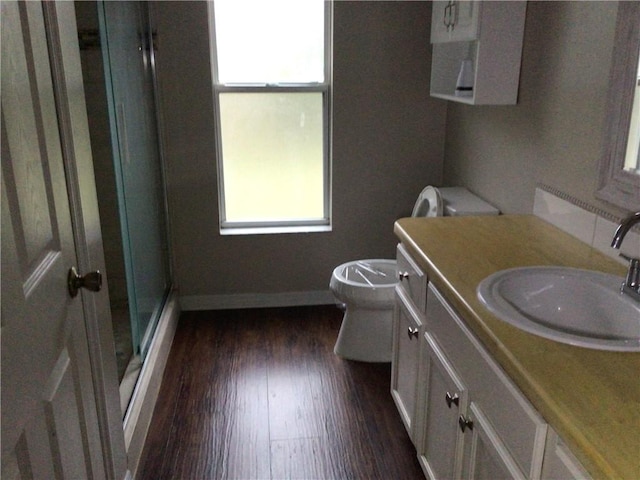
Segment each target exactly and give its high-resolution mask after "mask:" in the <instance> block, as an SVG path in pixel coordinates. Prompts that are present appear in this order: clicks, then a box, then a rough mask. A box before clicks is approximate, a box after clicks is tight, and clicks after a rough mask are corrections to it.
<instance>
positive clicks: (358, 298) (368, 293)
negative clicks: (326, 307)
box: [329, 186, 499, 362]
mask: <svg viewBox="0 0 640 480" xmlns="http://www.w3.org/2000/svg"><path fill="white" fill-rule="evenodd" d="M498 213H499V212H498V210H497V209H496V208H494V207H492V206H491V205H489V204H488V203H486V202H485V201H484V200H482V199H480V198H478V197H476V196H475V195H473V194H472V193H471V192H469V191H468V190H467V189H465V188H463V187H449V188H441V189H438V188H435V187H432V186H427V187H425V188H424V189H423V190H422V192H420V195H419V196H418V199H417V200H416V203H415V205H414V207H413V211H412V214H411V216H412V217H437V216H442V215H450V216H463V215H497V214H498ZM397 283H398V274H397V266H396V261H395V260H386V259H371V260H354V261H351V262H347V263H343V264H342V265H339V266H338V267H336V268H335V269H334V270H333V273H332V274H331V280H330V282H329V288H330V289H331V291H332V292H333V295H334V296H335V297H336V299H337V300H338V302H339V303H341V304H344V307H345V313H344V317H343V319H342V325H341V326H340V332H339V334H338V339H337V341H336V344H335V347H334V349H333V351H334V352H335V353H336V355H339V356H341V357H344V358H346V359H349V360H358V361H362V362H390V361H391V356H392V340H393V307H394V299H395V296H394V295H395V293H394V292H395V286H396V285H397Z"/></svg>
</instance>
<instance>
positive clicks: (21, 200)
mask: <svg viewBox="0 0 640 480" xmlns="http://www.w3.org/2000/svg"><path fill="white" fill-rule="evenodd" d="M56 3H57V2H56ZM61 3H63V4H66V5H63V6H62V10H60V6H59V5H54V4H49V5H47V6H45V7H43V4H42V3H41V2H14V1H11V2H9V1H2V2H0V8H1V12H0V14H1V16H2V43H1V44H2V47H1V48H2V53H1V59H2V66H1V68H2V85H1V92H2V94H1V95H2V113H1V115H2V131H1V138H2V173H1V176H2V198H1V202H2V324H1V325H2V329H1V339H2V405H1V407H2V428H1V429H2V478H3V479H5V478H6V479H13V478H46V479H49V478H58V479H93V478H98V479H99V478H117V477H122V475H123V474H124V473H123V461H122V459H123V458H124V444H123V442H121V441H118V440H117V437H118V435H117V434H116V435H115V436H114V435H113V432H117V428H119V429H120V436H122V433H121V429H122V424H121V423H120V424H119V427H118V426H117V425H116V428H115V429H114V421H113V418H112V415H111V414H110V411H111V410H112V408H111V407H110V406H109V405H111V404H112V403H113V400H115V401H116V402H117V398H115V399H112V398H110V395H111V390H110V389H109V388H103V387H104V386H105V385H108V384H109V382H105V381H104V375H105V372H107V373H108V372H109V368H107V369H102V368H99V369H98V370H99V372H98V374H99V375H98V376H99V377H100V382H102V383H100V382H96V377H95V370H96V368H95V366H96V363H97V362H100V361H101V359H100V358H99V356H98V355H96V351H97V350H99V348H98V349H97V348H96V347H95V346H92V347H91V349H90V347H89V342H88V337H87V335H88V332H87V328H86V323H85V322H86V317H87V312H88V311H89V310H90V309H88V308H87V306H88V305H89V303H88V302H87V301H85V300H84V298H83V296H86V295H106V293H105V292H103V293H100V294H92V293H85V292H83V293H82V294H81V295H79V296H77V297H75V298H72V297H71V296H70V295H69V292H68V289H67V272H68V270H69V268H70V267H71V266H75V265H77V264H78V257H79V256H82V257H83V258H86V257H88V256H89V250H90V248H89V246H88V243H87V242H83V244H82V245H81V244H78V245H76V243H75V241H74V238H78V231H79V229H80V230H82V229H83V228H84V226H83V225H81V224H82V218H83V214H82V213H80V214H77V212H75V211H74V209H72V208H70V204H71V205H76V206H79V205H81V203H82V202H81V198H75V199H72V200H71V203H70V198H69V193H68V192H71V196H74V195H75V196H77V197H81V196H82V194H81V193H80V194H79V192H80V190H81V189H80V188H79V179H78V173H77V171H76V172H74V175H75V177H74V178H75V179H74V180H72V181H71V182H68V180H67V178H66V177H65V166H66V167H67V172H66V173H67V175H69V171H70V170H71V168H69V167H70V166H73V167H75V166H76V159H75V158H74V156H75V155H76V154H78V155H79V154H80V153H79V152H76V151H75V150H74V146H76V145H77V144H78V142H77V141H76V140H75V139H74V137H77V136H79V135H85V133H83V132H86V128H84V129H74V128H73V127H75V126H76V125H77V118H74V117H73V115H74V114H73V110H74V108H72V107H71V106H70V105H71V104H72V103H73V102H74V98H78V97H82V98H83V93H82V90H80V91H79V92H78V90H77V89H75V88H73V85H70V84H66V83H65V82H61V81H60V80H59V79H60V78H71V77H73V76H75V77H76V78H80V79H81V76H80V77H78V75H79V65H78V66H77V69H78V71H77V72H76V71H75V70H76V67H75V66H73V67H72V70H73V71H66V69H67V68H69V65H71V64H69V62H68V61H67V60H66V59H65V58H64V57H65V54H64V53H63V52H64V51H65V49H69V47H70V45H69V42H70V40H71V41H72V42H73V41H75V42H76V49H77V40H76V39H73V37H71V39H70V38H69V34H70V33H71V34H72V33H73V32H72V30H73V28H75V20H74V18H73V4H72V3H71V2H61ZM63 24H64V25H66V27H61V25H63ZM69 24H71V25H69ZM65 42H66V44H65ZM63 44H65V45H64V46H62V45H63ZM71 46H73V45H71ZM50 55H51V58H52V60H51V61H50ZM52 69H53V70H52ZM61 83H65V84H64V85H63V87H64V88H61ZM80 85H81V84H80ZM56 95H57V97H58V98H57V102H58V103H56ZM85 115H86V114H85ZM84 121H85V123H86V116H85V118H84ZM84 161H86V159H85V160H84ZM89 161H90V158H89ZM84 181H85V182H86V179H85V180H84ZM85 187H86V186H85ZM93 188H94V189H95V184H93ZM74 212H75V214H74ZM85 213H86V212H85ZM72 214H74V216H73V221H72ZM74 228H75V230H74ZM76 249H78V251H79V252H80V251H82V253H81V254H78V255H77V254H76ZM88 314H89V316H91V315H92V312H90V311H89V313H88ZM93 314H95V309H94V312H93ZM108 320H109V319H107V321H108ZM90 330H91V332H89V335H90V337H89V338H91V335H93V339H95V340H97V341H98V343H100V339H99V338H98V337H97V336H96V334H95V333H96V331H97V330H100V329H96V328H94V327H93V326H91V328H90ZM105 358H106V357H105ZM113 362H114V363H115V359H114V360H113ZM116 385H117V380H116ZM96 390H99V391H96ZM113 438H116V441H115V442H114V441H113ZM114 459H116V460H114ZM114 462H115V463H114ZM116 463H117V464H118V465H117V466H114V465H115V464H116ZM124 468H125V469H126V466H125V467H124Z"/></svg>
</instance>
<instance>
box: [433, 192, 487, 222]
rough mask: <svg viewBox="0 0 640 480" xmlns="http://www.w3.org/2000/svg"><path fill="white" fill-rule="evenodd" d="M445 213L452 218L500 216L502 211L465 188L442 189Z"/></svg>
mask: <svg viewBox="0 0 640 480" xmlns="http://www.w3.org/2000/svg"><path fill="white" fill-rule="evenodd" d="M439 190H440V194H441V195H442V203H443V204H444V205H443V208H442V209H443V213H444V215H446V216H450V217H460V216H464V215H498V214H499V213H500V210H498V209H497V208H495V207H494V206H493V205H489V204H488V203H487V202H485V201H484V200H482V199H481V198H480V197H478V196H477V195H474V194H473V193H471V192H470V191H469V190H467V189H466V188H464V187H443V188H440V189H439Z"/></svg>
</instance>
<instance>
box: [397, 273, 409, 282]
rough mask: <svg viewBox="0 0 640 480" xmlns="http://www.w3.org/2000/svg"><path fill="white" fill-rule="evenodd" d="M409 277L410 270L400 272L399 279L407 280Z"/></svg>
mask: <svg viewBox="0 0 640 480" xmlns="http://www.w3.org/2000/svg"><path fill="white" fill-rule="evenodd" d="M407 278H409V272H398V280H400V281H402V280H406V279H407Z"/></svg>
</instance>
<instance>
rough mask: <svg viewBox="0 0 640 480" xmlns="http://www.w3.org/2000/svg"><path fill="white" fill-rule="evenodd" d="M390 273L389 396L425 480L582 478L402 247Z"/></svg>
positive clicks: (572, 459)
mask: <svg viewBox="0 0 640 480" xmlns="http://www.w3.org/2000/svg"><path fill="white" fill-rule="evenodd" d="M398 266H399V272H400V277H401V278H402V279H403V280H401V282H400V284H399V285H398V287H397V288H396V300H397V305H396V309H395V312H394V356H393V364H392V385H391V391H392V395H393V398H394V401H395V403H396V406H397V407H398V411H399V412H400V415H401V417H402V419H403V421H404V423H405V426H406V427H407V431H408V432H409V435H410V436H411V439H412V441H413V443H414V445H415V447H416V451H417V455H418V459H419V461H420V465H421V466H422V469H423V471H424V474H425V476H426V477H427V478H429V479H455V478H468V479H475V478H516V479H539V478H543V479H552V478H563V479H564V478H566V479H571V478H588V475H587V474H586V472H585V470H584V469H583V468H582V467H581V466H580V464H579V462H578V461H577V460H576V459H575V457H573V455H571V453H570V452H569V451H568V450H567V449H566V447H565V446H564V444H563V443H562V442H561V440H560V439H559V438H558V436H557V435H556V434H555V432H554V431H553V430H552V429H551V428H550V427H549V426H548V425H547V424H546V422H545V421H544V420H543V419H542V417H541V416H540V415H539V413H538V412H537V411H536V410H535V409H534V408H533V406H532V405H531V404H530V403H529V402H528V400H527V399H526V398H525V397H524V395H523V394H522V393H521V392H520V391H519V390H518V389H517V387H516V386H515V385H514V384H513V382H512V381H511V380H510V379H509V378H508V377H507V375H506V374H505V373H504V371H503V370H502V368H501V367H500V366H499V365H498V364H497V363H496V361H495V360H494V359H493V358H492V357H491V355H490V354H489V353H488V352H487V350H486V349H485V348H484V346H483V345H482V344H481V343H480V342H479V340H478V339H477V338H476V337H475V335H474V334H473V332H471V331H470V330H469V328H468V327H467V325H466V324H465V322H464V321H463V319H462V318H460V316H459V315H458V314H457V312H456V311H455V310H454V309H453V307H452V306H451V305H450V304H449V303H448V302H447V300H446V299H445V298H444V297H443V296H442V294H441V293H440V292H439V291H438V290H437V289H436V288H435V287H434V285H433V284H431V283H428V282H427V278H426V276H425V275H424V273H422V272H421V270H420V268H419V267H417V266H416V264H415V263H414V262H413V260H412V259H411V257H410V256H409V255H408V254H407V251H406V250H405V249H404V247H402V245H400V246H399V247H398ZM404 273H407V274H408V276H405V275H403V274H404ZM409 279H413V280H414V282H413V284H411V285H413V286H414V287H416V286H417V285H418V283H420V282H422V287H421V288H423V289H424V290H423V292H425V295H424V306H423V307H422V308H419V305H416V301H418V302H420V301H422V297H421V295H420V294H419V293H418V292H417V291H416V289H415V288H414V290H413V291H412V290H411V289H410V288H409V286H410V283H409ZM418 279H420V282H418V281H417V280H418ZM416 340H417V341H416ZM412 382H413V383H412Z"/></svg>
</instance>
